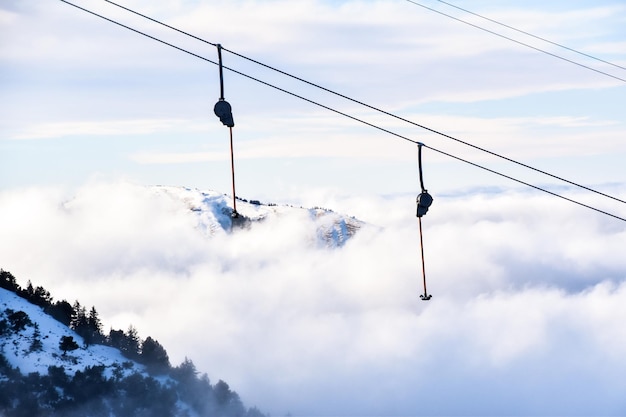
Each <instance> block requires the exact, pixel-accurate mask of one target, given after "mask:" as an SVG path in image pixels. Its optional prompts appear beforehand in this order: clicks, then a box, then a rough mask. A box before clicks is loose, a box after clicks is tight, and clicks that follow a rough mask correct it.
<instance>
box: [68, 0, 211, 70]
mask: <svg viewBox="0 0 626 417" xmlns="http://www.w3.org/2000/svg"><path fill="white" fill-rule="evenodd" d="M59 1H61V2H63V3H65V4H68V5H70V6H72V7H75V8H77V9H79V10H82V11H84V12H87V13H89V14H91V15H94V16H97V17H99V18H101V19H104V20H106V21H108V22H111V23H114V24H116V25H118V26H121V27H123V28H125V29H128V30H130V31H133V32H135V33H137V34H139V35H143V36H145V37H147V38H150V39H152V40H154V41H157V42H160V43H162V44H164V45H167V46H171V47H172V48H174V49H178V50H179V51H181V52H185V53H187V54H189V55H192V56H195V57H196V58H200V59H203V60H205V61H208V62H210V63H211V64H215V65H219V64H218V63H217V62H215V61H212V60H210V59H208V58H205V57H203V56H201V55H198V54H194V53H193V52H191V51H188V50H186V49H183V48H181V47H179V46H176V45H174V44H171V43H169V42H165V41H164V40H161V39H159V38H156V37H154V36H152V35H148V34H147V33H145V32H142V31H140V30H137V29H134V28H132V27H130V26H126V25H125V24H123V23H120V22H118V21H115V20H113V19H109V18H108V17H105V16H102V15H100V14H98V13H96V12H92V11H91V10H88V9H85V8H83V7H80V6H78V5H76V4H74V3H71V2H69V1H67V0H59Z"/></svg>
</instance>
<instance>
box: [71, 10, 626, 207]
mask: <svg viewBox="0 0 626 417" xmlns="http://www.w3.org/2000/svg"><path fill="white" fill-rule="evenodd" d="M61 1H63V0H61ZM104 1H106V2H107V3H110V4H112V5H114V6H117V7H119V8H121V9H124V10H126V11H128V12H131V13H133V14H136V15H138V16H141V17H143V18H145V19H148V20H150V21H152V22H155V23H158V24H160V25H162V26H165V27H167V28H169V29H172V30H174V31H176V32H178V33H181V34H183V35H186V36H189V37H191V38H193V39H196V40H199V41H201V42H204V43H206V44H209V45H212V46H217V44H216V43H213V42H209V41H207V40H206V39H202V38H200V37H198V36H195V35H192V34H190V33H188V32H185V31H183V30H180V29H178V28H176V27H173V26H170V25H168V24H166V23H163V22H161V21H159V20H156V19H153V18H151V17H149V16H146V15H144V14H142V13H139V12H136V11H134V10H132V9H129V8H127V7H124V6H122V5H120V4H117V3H115V2H113V1H111V0H104ZM221 49H222V50H223V51H226V52H230V53H231V54H233V55H235V56H238V57H240V58H242V59H245V60H248V61H250V62H252V63H255V64H257V65H260V66H262V67H265V68H267V69H270V70H272V71H275V72H278V73H280V74H282V75H285V76H287V77H290V78H293V79H295V80H297V81H300V82H303V83H305V84H308V85H310V86H312V87H315V88H318V89H320V90H323V91H326V92H327V93H330V94H333V95H336V96H338V97H341V98H343V99H345V100H348V101H351V102H353V103H356V104H359V105H361V106H364V107H367V108H369V109H371V110H374V111H377V112H379V113H382V114H385V115H387V116H390V117H393V118H395V119H397V120H400V121H403V122H405V123H409V124H411V125H413V126H416V127H419V128H420V129H424V130H427V131H429V132H431V133H434V134H437V135H439V136H442V137H445V138H447V139H451V140H453V141H456V142H458V143H461V144H463V145H466V146H469V147H471V148H474V149H476V150H479V151H481V152H485V153H488V154H489V155H492V156H495V157H498V158H500V159H503V160H505V161H508V162H511V163H514V164H517V165H519V166H522V167H524V168H527V169H530V170H532V171H535V172H538V173H540V174H543V175H546V176H548V177H551V178H554V179H556V180H559V181H562V182H565V183H567V184H570V185H573V186H575V187H578V188H581V189H584V190H586V191H589V192H592V193H595V194H598V195H601V196H603V197H607V198H610V199H612V200H615V201H619V202H620V203H624V204H626V201H625V200H622V199H619V198H617V197H614V196H612V195H610V194H605V193H603V192H601V191H598V190H595V189H593V188H590V187H587V186H585V185H582V184H579V183H576V182H574V181H570V180H568V179H565V178H563V177H560V176H558V175H554V174H551V173H549V172H547V171H544V170H541V169H539V168H535V167H533V166H531V165H528V164H525V163H523V162H519V161H516V160H514V159H512V158H509V157H507V156H504V155H500V154H498V153H496V152H493V151H490V150H488V149H485V148H481V147H480V146H477V145H474V144H472V143H469V142H466V141H464V140H461V139H458V138H455V137H453V136H451V135H448V134H446V133H443V132H440V131H438V130H435V129H432V128H430V127H428V126H425V125H422V124H419V123H416V122H414V121H412V120H409V119H406V118H404V117H401V116H398V115H395V114H393V113H391V112H388V111H386V110H382V109H380V108H378V107H375V106H372V105H370V104H367V103H364V102H362V101H359V100H356V99H354V98H352V97H349V96H346V95H345V94H341V93H338V92H336V91H333V90H331V89H329V88H326V87H323V86H321V85H319V84H316V83H313V82H311V81H308V80H305V79H303V78H301V77H298V76H295V75H292V74H290V73H288V72H286V71H283V70H280V69H278V68H275V67H272V66H270V65H267V64H265V63H263V62H260V61H257V60H255V59H253V58H249V57H247V56H245V55H242V54H240V53H237V52H235V51H232V50H230V49H228V48H224V47H223V46H222V47H221ZM300 98H302V97H300ZM305 100H306V99H305Z"/></svg>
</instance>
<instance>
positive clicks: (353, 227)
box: [152, 186, 363, 247]
mask: <svg viewBox="0 0 626 417" xmlns="http://www.w3.org/2000/svg"><path fill="white" fill-rule="evenodd" d="M152 190H153V191H154V193H156V194H157V195H164V196H169V197H171V198H173V199H176V200H180V201H182V202H184V203H185V205H186V206H187V207H188V208H189V210H191V211H193V212H194V213H196V215H197V220H198V228H199V229H200V230H202V232H203V233H204V234H205V235H207V236H213V235H215V234H216V233H228V232H230V231H231V230H232V229H233V220H232V218H231V214H232V201H231V200H230V198H228V197H227V196H225V195H224V194H220V193H218V192H216V191H211V190H209V191H201V190H197V189H191V188H185V187H166V186H156V187H152ZM237 212H238V213H239V214H240V215H241V216H242V217H243V219H240V221H239V225H243V226H244V227H251V226H253V225H254V224H255V223H258V222H261V221H266V220H271V219H276V218H280V217H281V216H286V215H289V214H290V213H294V212H301V213H306V214H307V215H306V216H305V218H306V219H308V220H309V221H310V222H311V223H312V224H313V227H315V229H316V232H317V233H316V234H317V239H318V243H319V244H321V245H323V246H327V247H340V246H342V245H343V244H345V243H346V242H347V241H348V239H350V238H351V237H352V236H353V235H354V234H355V233H356V232H357V231H358V230H359V229H360V228H361V227H362V226H363V222H361V221H359V220H357V219H355V218H353V217H349V216H345V215H341V214H339V213H335V212H333V211H332V210H326V209H321V208H310V209H306V208H302V207H293V206H289V205H277V204H265V203H262V202H260V201H255V200H251V201H247V200H244V199H237ZM235 226H237V224H235Z"/></svg>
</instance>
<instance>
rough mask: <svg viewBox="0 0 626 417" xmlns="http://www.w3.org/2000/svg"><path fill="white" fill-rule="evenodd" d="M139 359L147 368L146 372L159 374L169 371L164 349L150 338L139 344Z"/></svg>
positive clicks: (167, 358)
mask: <svg viewBox="0 0 626 417" xmlns="http://www.w3.org/2000/svg"><path fill="white" fill-rule="evenodd" d="M140 359H141V362H142V363H143V364H144V365H146V367H147V368H148V372H151V373H156V374H161V373H165V372H167V371H168V370H169V369H170V359H169V357H168V356H167V352H166V351H165V348H163V346H161V344H160V343H159V342H157V341H156V340H154V339H153V338H151V337H150V336H148V337H147V338H146V340H144V341H143V343H142V344H141V356H140Z"/></svg>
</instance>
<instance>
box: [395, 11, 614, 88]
mask: <svg viewBox="0 0 626 417" xmlns="http://www.w3.org/2000/svg"><path fill="white" fill-rule="evenodd" d="M406 1H407V2H409V3H412V4H414V5H416V6H419V7H422V8H424V9H427V10H430V11H432V12H435V13H438V14H440V15H442V16H446V17H449V18H450V19H454V20H456V21H457V22H461V23H465V24H466V25H469V26H472V27H474V28H476V29H480V30H482V31H484V32H487V33H491V34H492V35H496V36H498V37H500V38H503V39H506V40H508V41H511V42H515V43H517V44H519V45H522V46H525V47H527V48H530V49H534V50H535V51H538V52H541V53H544V54H546V55H550V56H552V57H554V58H558V59H560V60H563V61H566V62H569V63H570V64H574V65H577V66H579V67H581V68H586V69H588V70H590V71H594V72H597V73H598V74H602V75H605V76H607V77H611V78H614V79H616V80H619V81H622V82H626V79H624V78H620V77H618V76H616V75H613V74H609V73H608V72H604V71H601V70H599V69H597V68H593V67H590V66H588V65H585V64H581V63H580V62H576V61H574V60H571V59H569V58H565V57H562V56H560V55H557V54H554V53H552V52H549V51H546V50H545V49H541V48H537V47H535V46H532V45H530V44H527V43H524V42H521V41H518V40H516V39H513V38H511V37H508V36H505V35H502V34H500V33H498V32H494V31H493V30H489V29H486V28H484V27H482V26H478V25H475V24H473V23H470V22H468V21H466V20H463V19H459V18H458V17H454V16H452V15H449V14H446V13H444V12H441V11H439V10H437V9H433V8H432V7H428V6H425V5H423V4H421V3H418V2H417V1H415V0H406Z"/></svg>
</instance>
